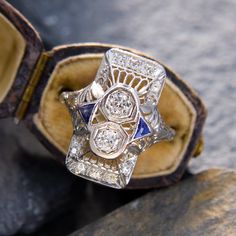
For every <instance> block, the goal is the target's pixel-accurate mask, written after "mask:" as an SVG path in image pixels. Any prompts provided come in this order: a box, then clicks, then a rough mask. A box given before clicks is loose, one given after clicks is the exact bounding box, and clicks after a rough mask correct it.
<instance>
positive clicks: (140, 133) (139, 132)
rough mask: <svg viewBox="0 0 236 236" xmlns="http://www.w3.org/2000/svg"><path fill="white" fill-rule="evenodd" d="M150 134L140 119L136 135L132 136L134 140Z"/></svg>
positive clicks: (147, 127) (145, 124)
mask: <svg viewBox="0 0 236 236" xmlns="http://www.w3.org/2000/svg"><path fill="white" fill-rule="evenodd" d="M150 133H151V130H150V128H149V126H148V125H147V123H146V122H145V121H144V120H143V118H141V117H140V119H139V123H138V129H137V131H136V134H135V135H134V139H137V138H142V137H143V136H146V135H148V134H150Z"/></svg>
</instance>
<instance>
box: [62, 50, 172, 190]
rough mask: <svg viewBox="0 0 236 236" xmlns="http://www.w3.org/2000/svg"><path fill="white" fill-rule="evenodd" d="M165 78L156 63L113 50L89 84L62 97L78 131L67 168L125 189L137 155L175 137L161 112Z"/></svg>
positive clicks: (79, 174)
mask: <svg viewBox="0 0 236 236" xmlns="http://www.w3.org/2000/svg"><path fill="white" fill-rule="evenodd" d="M165 78H166V73H165V69H164V68H163V66H162V65H160V64H159V63H158V62H156V61H153V60H151V59H147V58H145V57H141V56H139V55H136V54H134V53H130V52H128V51H125V50H121V49H118V48H112V49H110V50H108V51H107V52H106V53H105V55H104V57H103V59H102V62H101V65H100V67H99V69H98V72H97V74H96V77H95V79H94V81H93V82H92V83H91V84H90V85H88V86H87V87H85V88H83V89H81V90H79V91H73V92H63V93H62V94H61V101H62V102H64V103H65V104H66V106H67V108H68V110H69V111H70V114H71V116H72V122H73V128H74V129H73V136H72V140H71V144H70V147H69V151H68V154H67V157H66V166H67V168H68V169H69V170H70V171H71V172H72V173H73V174H75V175H77V176H80V177H83V178H86V179H89V180H92V181H94V182H97V183H100V184H103V185H106V186H109V187H113V188H124V187H125V186H126V185H127V184H128V183H129V180H130V178H131V175H132V172H133V170H134V167H135V164H136V161H137V158H138V155H139V154H140V153H141V152H143V151H144V150H145V149H147V148H148V147H150V146H151V145H153V144H155V143H158V142H160V141H163V140H171V139H173V137H174V135H175V131H174V130H173V129H171V128H169V127H168V126H167V125H166V124H165V122H164V121H163V119H162V118H161V115H160V113H159V111H158V109H157V104H158V101H159V98H160V95H161V92H162V89H163V87H164V83H165Z"/></svg>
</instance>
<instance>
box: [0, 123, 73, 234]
mask: <svg viewBox="0 0 236 236" xmlns="http://www.w3.org/2000/svg"><path fill="white" fill-rule="evenodd" d="M3 123H4V124H7V122H6V121H4V122H2V124H1V131H0V136H1V138H0V150H1V152H0V160H1V165H0V235H1V236H3V235H13V234H15V233H16V232H27V233H29V232H32V231H34V230H35V229H36V228H38V227H39V226H40V225H42V224H43V223H45V222H46V221H48V220H49V219H50V218H51V217H53V216H54V215H56V213H61V212H63V211H64V210H65V207H66V205H67V202H68V194H69V192H70V188H71V184H72V183H73V182H72V178H71V176H70V175H68V174H67V173H66V170H65V169H64V167H62V166H61V165H59V164H58V163H56V162H55V161H53V160H52V159H49V158H46V157H45V156H42V155H34V156H33V155H29V153H26V152H25V151H23V149H22V145H21V144H20V143H19V141H18V140H17V135H16V134H17V133H16V134H15V135H14V134H13V129H10V126H6V127H4V128H3V126H2V125H3ZM16 130H17V131H20V130H21V131H22V132H21V134H20V135H21V139H24V138H25V139H24V142H25V143H26V141H27V139H28V144H29V143H31V145H32V144H33V141H32V140H31V141H29V137H28V138H27V136H24V133H25V134H26V133H27V131H24V129H22V128H20V127H16ZM5 131H8V134H6V133H5ZM36 146H38V145H35V151H36V150H37V147H36Z"/></svg>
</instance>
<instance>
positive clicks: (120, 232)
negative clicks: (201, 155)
mask: <svg viewBox="0 0 236 236" xmlns="http://www.w3.org/2000/svg"><path fill="white" fill-rule="evenodd" d="M235 195H236V172H235V171H227V170H217V169H215V170H214V169H212V170H208V171H205V172H203V173H200V174H198V175H196V176H192V177H190V178H189V179H186V180H184V181H182V182H181V183H179V184H177V185H176V186H174V187H171V188H166V189H162V190H160V191H153V192H151V193H148V194H147V195H145V196H143V197H141V198H139V199H137V200H135V201H133V202H131V203H129V204H128V205H126V206H124V207H121V208H119V209H118V210H116V211H114V212H112V213H110V214H108V215H107V216H105V217H104V218H102V219H100V220H98V221H97V222H95V223H93V224H90V225H88V226H86V227H84V228H83V229H81V230H79V231H77V232H75V233H73V234H71V236H92V235H96V236H105V235H113V236H124V235H135V236H139V235H147V236H148V235H150V236H151V235H163V236H173V235H175V236H192V235H193V236H222V235H227V236H231V235H232V236H234V235H235V234H236V224H235V218H236V198H235Z"/></svg>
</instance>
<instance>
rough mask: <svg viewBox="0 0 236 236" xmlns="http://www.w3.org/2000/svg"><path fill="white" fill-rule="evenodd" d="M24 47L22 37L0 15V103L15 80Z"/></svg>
mask: <svg viewBox="0 0 236 236" xmlns="http://www.w3.org/2000/svg"><path fill="white" fill-rule="evenodd" d="M25 47H26V43H25V40H24V38H23V37H22V35H21V34H20V33H19V32H18V30H17V29H16V28H15V27H14V26H13V24H12V23H11V22H10V21H9V20H8V19H7V18H6V17H5V16H3V15H2V14H0V102H2V101H3V100H4V98H5V97H6V95H7V93H8V92H9V90H10V88H11V86H12V84H13V82H14V80H15V76H16V73H17V70H18V67H19V65H20V63H21V60H22V57H23V55H24V51H25Z"/></svg>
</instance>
